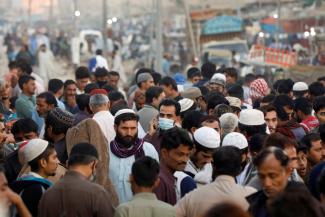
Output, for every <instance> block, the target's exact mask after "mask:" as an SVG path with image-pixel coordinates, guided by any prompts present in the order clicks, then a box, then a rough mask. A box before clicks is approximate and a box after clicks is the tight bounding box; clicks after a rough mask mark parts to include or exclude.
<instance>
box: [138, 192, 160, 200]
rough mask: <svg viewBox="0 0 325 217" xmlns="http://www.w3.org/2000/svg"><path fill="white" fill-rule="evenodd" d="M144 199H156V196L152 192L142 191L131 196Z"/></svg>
mask: <svg viewBox="0 0 325 217" xmlns="http://www.w3.org/2000/svg"><path fill="white" fill-rule="evenodd" d="M138 198H141V199H146V200H157V197H156V195H155V194H154V193H149V192H144V193H137V194H135V195H134V196H133V199H138Z"/></svg>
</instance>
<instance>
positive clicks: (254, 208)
mask: <svg viewBox="0 0 325 217" xmlns="http://www.w3.org/2000/svg"><path fill="white" fill-rule="evenodd" d="M293 185H303V184H301V183H297V182H288V184H287V187H289V186H293ZM246 199H247V201H248V203H249V209H248V211H249V213H250V214H251V215H252V217H269V214H268V211H267V200H268V197H267V196H266V195H265V193H264V191H263V190H261V191H258V192H256V193H254V194H252V195H250V196H248V197H247V198H246Z"/></svg>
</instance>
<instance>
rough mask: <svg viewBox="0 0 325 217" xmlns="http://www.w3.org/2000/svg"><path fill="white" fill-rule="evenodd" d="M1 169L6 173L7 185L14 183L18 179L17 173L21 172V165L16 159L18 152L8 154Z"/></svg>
mask: <svg viewBox="0 0 325 217" xmlns="http://www.w3.org/2000/svg"><path fill="white" fill-rule="evenodd" d="M3 167H4V169H5V171H6V177H7V180H8V183H9V184H10V183H12V182H13V181H15V180H16V179H17V177H18V174H19V172H20V171H21V168H22V165H21V164H20V162H19V159H18V150H16V151H14V152H12V153H10V154H9V155H8V156H7V157H6V159H5V161H4V163H3Z"/></svg>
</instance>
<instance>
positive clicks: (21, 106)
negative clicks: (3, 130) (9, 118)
mask: <svg viewBox="0 0 325 217" xmlns="http://www.w3.org/2000/svg"><path fill="white" fill-rule="evenodd" d="M35 107H36V98H35V96H26V95H25V94H23V93H22V94H21V95H20V96H19V97H18V99H17V101H16V103H15V108H16V113H17V117H18V118H19V119H20V118H32V115H33V111H34V110H35Z"/></svg>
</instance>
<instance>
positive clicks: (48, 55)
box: [38, 50, 56, 82]
mask: <svg viewBox="0 0 325 217" xmlns="http://www.w3.org/2000/svg"><path fill="white" fill-rule="evenodd" d="M38 61H39V75H40V76H41V77H42V78H43V80H44V81H45V82H47V81H48V80H49V79H50V78H51V77H52V76H54V75H55V74H56V69H55V65H54V56H53V54H52V52H51V51H49V50H46V51H45V52H42V51H40V52H39V53H38Z"/></svg>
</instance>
